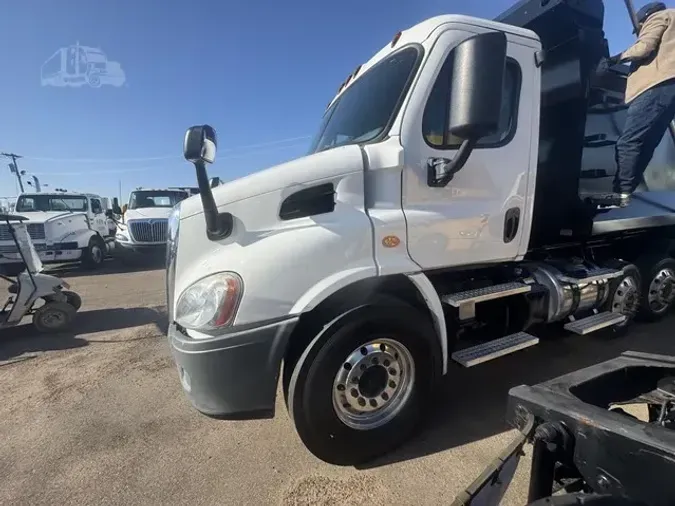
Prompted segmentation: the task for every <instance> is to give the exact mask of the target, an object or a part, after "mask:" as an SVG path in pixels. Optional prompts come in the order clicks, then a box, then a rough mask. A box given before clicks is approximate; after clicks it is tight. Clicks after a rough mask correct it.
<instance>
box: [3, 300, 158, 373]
mask: <svg viewBox="0 0 675 506" xmlns="http://www.w3.org/2000/svg"><path fill="white" fill-rule="evenodd" d="M149 324H151V325H152V327H151V328H150V330H149V331H147V332H139V333H137V334H134V335H132V336H129V334H128V333H125V334H123V335H121V336H120V338H115V337H112V338H105V339H97V338H95V337H93V338H91V339H84V338H81V337H78V336H81V335H86V334H93V333H96V332H104V331H121V330H123V329H127V328H131V327H140V326H143V325H149ZM166 330H167V318H166V313H165V312H164V310H163V308H159V307H157V308H147V307H135V308H113V309H95V310H91V311H81V312H78V313H77V317H76V319H75V321H74V322H73V326H72V328H71V329H70V331H68V332H62V333H58V334H40V333H38V332H37V330H35V327H33V325H32V324H31V323H27V324H22V325H18V326H16V327H11V328H8V329H4V330H2V331H0V361H8V360H11V359H15V358H17V357H22V356H23V355H26V354H28V353H37V352H44V351H56V350H67V349H72V348H80V347H82V346H87V345H88V344H90V343H116V342H130V341H137V340H142V339H156V338H157V337H158V336H161V335H165V334H166ZM28 358H30V357H28ZM10 363H14V361H12V362H10ZM0 365H7V364H0Z"/></svg>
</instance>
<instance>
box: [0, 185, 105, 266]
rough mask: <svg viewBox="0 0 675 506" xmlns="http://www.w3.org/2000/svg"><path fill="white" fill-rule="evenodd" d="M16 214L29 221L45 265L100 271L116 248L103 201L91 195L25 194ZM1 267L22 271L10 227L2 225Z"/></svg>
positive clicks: (19, 200) (34, 242)
mask: <svg viewBox="0 0 675 506" xmlns="http://www.w3.org/2000/svg"><path fill="white" fill-rule="evenodd" d="M14 212H15V213H16V214H20V215H21V216H25V217H26V218H28V221H27V226H28V233H29V234H30V237H31V239H32V241H33V244H34V246H35V249H36V251H37V253H38V256H39V257H40V260H41V261H42V262H43V263H61V262H81V263H82V264H83V265H84V266H86V267H88V268H98V267H100V266H101V265H102V264H103V261H104V259H105V257H106V255H108V254H109V253H110V252H111V251H112V249H113V248H114V245H115V243H114V234H113V233H111V228H110V227H109V218H108V216H106V209H105V207H104V205H103V198H102V197H100V196H99V195H95V194H91V193H72V192H56V193H22V194H21V195H19V196H18V198H17V200H16V205H15V208H14ZM0 267H1V268H2V269H1V270H3V271H5V272H16V271H17V270H18V271H20V270H22V269H23V263H22V261H21V257H20V255H19V252H18V251H17V250H16V245H15V244H14V242H13V241H12V237H11V236H10V232H9V229H8V227H7V224H0Z"/></svg>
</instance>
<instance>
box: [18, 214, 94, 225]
mask: <svg viewBox="0 0 675 506" xmlns="http://www.w3.org/2000/svg"><path fill="white" fill-rule="evenodd" d="M14 214H17V215H19V216H23V217H25V218H28V223H46V222H48V221H54V220H57V219H59V218H64V217H69V216H77V215H80V214H85V213H83V212H79V211H73V212H70V211H31V212H29V213H20V212H15V213H14Z"/></svg>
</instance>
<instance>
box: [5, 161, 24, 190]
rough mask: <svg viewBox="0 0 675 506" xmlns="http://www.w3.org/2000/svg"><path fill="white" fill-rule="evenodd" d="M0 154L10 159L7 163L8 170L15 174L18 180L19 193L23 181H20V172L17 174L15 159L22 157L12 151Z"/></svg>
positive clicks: (17, 168)
mask: <svg viewBox="0 0 675 506" xmlns="http://www.w3.org/2000/svg"><path fill="white" fill-rule="evenodd" d="M0 156H4V157H5V158H11V159H12V163H10V164H9V171H10V172H11V173H13V174H15V175H16V179H17V181H19V188H21V193H23V181H21V174H19V166H18V165H17V164H16V161H17V159H19V158H22V156H20V155H16V154H14V153H0Z"/></svg>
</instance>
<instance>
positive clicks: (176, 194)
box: [129, 190, 188, 209]
mask: <svg viewBox="0 0 675 506" xmlns="http://www.w3.org/2000/svg"><path fill="white" fill-rule="evenodd" d="M187 197H188V194H187V193H186V192H181V191H152V190H150V191H136V192H132V193H131V198H130V199H129V209H141V208H146V207H173V206H175V205H176V204H178V202H180V201H181V200H185V199H186V198H187Z"/></svg>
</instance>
